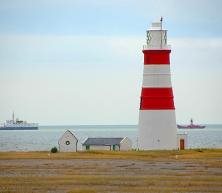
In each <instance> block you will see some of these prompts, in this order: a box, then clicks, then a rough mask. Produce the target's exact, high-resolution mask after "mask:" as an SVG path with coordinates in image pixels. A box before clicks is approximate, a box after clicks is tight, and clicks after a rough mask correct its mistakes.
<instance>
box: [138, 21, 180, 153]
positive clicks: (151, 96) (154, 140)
mask: <svg viewBox="0 0 222 193" xmlns="http://www.w3.org/2000/svg"><path fill="white" fill-rule="evenodd" d="M162 21H163V19H162V18H161V20H160V22H154V23H152V26H151V28H150V29H149V30H148V31H147V44H146V45H144V46H143V54H144V69H143V83H142V91H141V98H140V111H139V125H138V127H139V139H138V143H139V144H138V145H139V149H140V150H155V149H162V150H164V149H166V150H167V149H168V150H169V149H176V148H177V127H176V116H175V107H174V98H173V90H172V85H171V72H170V52H171V48H170V46H169V45H167V30H164V29H162Z"/></svg>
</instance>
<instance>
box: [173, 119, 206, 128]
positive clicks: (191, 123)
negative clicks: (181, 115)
mask: <svg viewBox="0 0 222 193" xmlns="http://www.w3.org/2000/svg"><path fill="white" fill-rule="evenodd" d="M177 127H178V128H179V129H203V128H205V127H206V126H205V125H195V124H193V119H190V124H189V125H177Z"/></svg>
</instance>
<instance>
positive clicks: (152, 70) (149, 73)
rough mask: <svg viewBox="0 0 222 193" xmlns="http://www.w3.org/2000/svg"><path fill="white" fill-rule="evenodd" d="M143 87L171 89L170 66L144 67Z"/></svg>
mask: <svg viewBox="0 0 222 193" xmlns="http://www.w3.org/2000/svg"><path fill="white" fill-rule="evenodd" d="M143 72H144V73H143V87H144V88H147V87H156V88H165V87H171V75H170V65H144V71H143Z"/></svg>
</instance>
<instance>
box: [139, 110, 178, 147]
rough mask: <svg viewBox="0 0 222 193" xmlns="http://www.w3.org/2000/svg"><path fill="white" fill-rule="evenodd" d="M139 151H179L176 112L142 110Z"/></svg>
mask: <svg viewBox="0 0 222 193" xmlns="http://www.w3.org/2000/svg"><path fill="white" fill-rule="evenodd" d="M138 142H139V144H138V145H139V149H140V150H172V149H177V127H176V117H175V111H174V110H140V112H139V141H138Z"/></svg>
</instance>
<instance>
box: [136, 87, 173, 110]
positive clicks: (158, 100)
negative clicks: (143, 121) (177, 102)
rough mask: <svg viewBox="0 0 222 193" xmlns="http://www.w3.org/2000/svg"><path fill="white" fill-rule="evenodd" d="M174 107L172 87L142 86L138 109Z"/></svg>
mask: <svg viewBox="0 0 222 193" xmlns="http://www.w3.org/2000/svg"><path fill="white" fill-rule="evenodd" d="M162 109H175V107H174V101H173V91H172V88H142V93H141V101H140V110H162Z"/></svg>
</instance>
